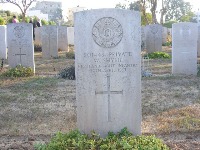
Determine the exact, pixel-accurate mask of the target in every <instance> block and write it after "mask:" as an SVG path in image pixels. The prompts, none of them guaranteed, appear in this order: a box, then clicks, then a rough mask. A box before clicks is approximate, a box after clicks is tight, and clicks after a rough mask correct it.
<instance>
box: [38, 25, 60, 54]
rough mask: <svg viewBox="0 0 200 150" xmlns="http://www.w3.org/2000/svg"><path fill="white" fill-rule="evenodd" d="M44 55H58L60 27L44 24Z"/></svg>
mask: <svg viewBox="0 0 200 150" xmlns="http://www.w3.org/2000/svg"><path fill="white" fill-rule="evenodd" d="M41 28H42V57H43V58H56V57H58V27H57V26H53V25H49V26H42V27H41Z"/></svg>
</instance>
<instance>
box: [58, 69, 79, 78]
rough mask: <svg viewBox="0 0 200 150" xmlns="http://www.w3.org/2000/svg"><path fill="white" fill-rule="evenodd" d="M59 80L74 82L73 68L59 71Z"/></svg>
mask: <svg viewBox="0 0 200 150" xmlns="http://www.w3.org/2000/svg"><path fill="white" fill-rule="evenodd" d="M58 77H59V78H64V79H69V80H75V67H74V66H70V67H67V68H65V69H63V70H61V71H60V73H59V74H58Z"/></svg>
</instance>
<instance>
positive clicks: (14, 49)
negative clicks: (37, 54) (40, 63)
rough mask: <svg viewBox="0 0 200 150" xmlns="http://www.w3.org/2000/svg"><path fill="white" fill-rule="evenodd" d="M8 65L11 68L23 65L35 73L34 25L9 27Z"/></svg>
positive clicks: (24, 24) (21, 24) (17, 24)
mask: <svg viewBox="0 0 200 150" xmlns="http://www.w3.org/2000/svg"><path fill="white" fill-rule="evenodd" d="M7 40H8V41H7V43H8V63H9V66H10V67H16V66H17V65H20V64H21V65H22V66H24V67H31V68H32V69H33V70H34V71H35V63H34V47H33V25H32V24H30V23H12V24H8V25H7Z"/></svg>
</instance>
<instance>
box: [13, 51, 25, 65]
mask: <svg viewBox="0 0 200 150" xmlns="http://www.w3.org/2000/svg"><path fill="white" fill-rule="evenodd" d="M22 55H26V54H22V48H20V53H19V54H15V56H20V64H22Z"/></svg>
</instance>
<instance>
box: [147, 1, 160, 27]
mask: <svg viewBox="0 0 200 150" xmlns="http://www.w3.org/2000/svg"><path fill="white" fill-rule="evenodd" d="M147 2H148V3H149V6H150V11H151V15H152V23H154V24H156V23H158V21H157V18H156V9H157V5H158V0H147Z"/></svg>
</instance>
